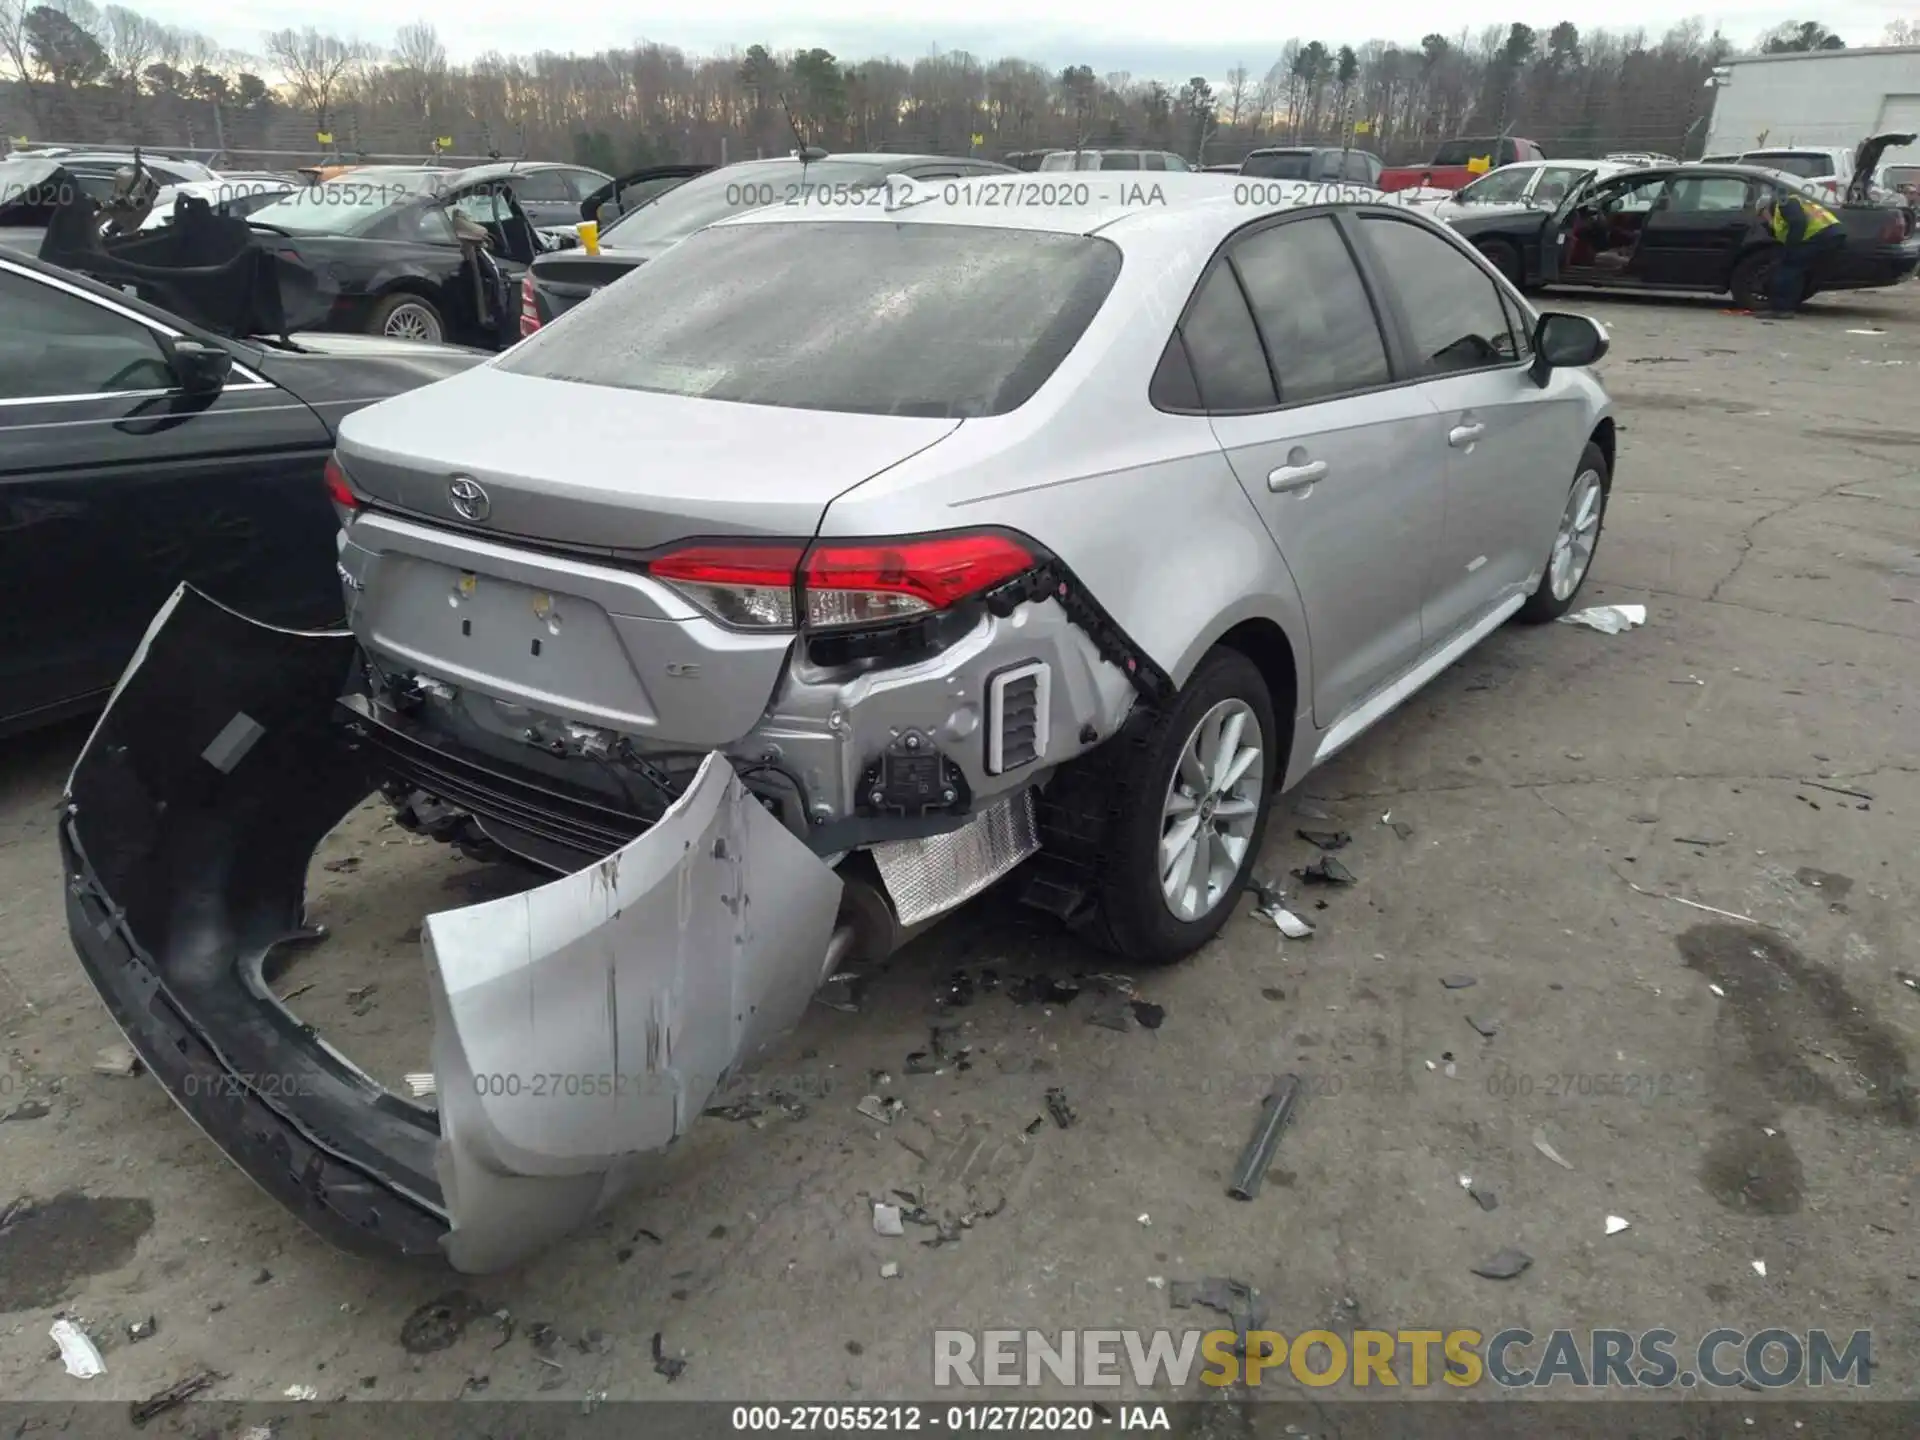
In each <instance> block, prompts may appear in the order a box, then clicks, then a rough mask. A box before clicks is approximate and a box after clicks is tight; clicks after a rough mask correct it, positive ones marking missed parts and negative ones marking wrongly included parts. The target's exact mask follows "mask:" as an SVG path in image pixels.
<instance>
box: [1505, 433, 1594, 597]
mask: <svg viewBox="0 0 1920 1440" xmlns="http://www.w3.org/2000/svg"><path fill="white" fill-rule="evenodd" d="M1612 489H1613V479H1612V476H1611V475H1610V474H1609V473H1608V471H1607V457H1606V456H1605V455H1604V454H1602V453H1601V450H1600V447H1599V446H1598V445H1596V444H1594V442H1593V441H1591V440H1589V441H1588V442H1587V448H1586V449H1585V450H1583V451H1581V452H1580V464H1579V465H1578V466H1577V467H1576V468H1575V469H1574V472H1573V484H1571V485H1570V486H1568V487H1567V499H1566V504H1565V505H1564V506H1563V507H1562V509H1561V512H1560V523H1559V525H1558V526H1557V527H1556V528H1555V530H1554V536H1553V548H1552V549H1550V550H1549V551H1548V552H1547V564H1546V568H1545V569H1544V570H1543V571H1542V573H1541V576H1540V584H1539V586H1538V588H1536V589H1535V590H1534V592H1533V594H1531V595H1529V596H1528V597H1527V603H1526V604H1524V605H1522V606H1521V607H1520V608H1519V610H1517V611H1516V612H1514V617H1513V618H1514V619H1516V620H1518V621H1519V622H1520V623H1521V624H1522V625H1542V624H1545V623H1546V622H1547V621H1549V620H1558V619H1559V618H1560V617H1561V616H1562V615H1564V614H1566V613H1567V611H1569V610H1571V609H1572V608H1573V602H1574V601H1575V600H1576V599H1578V598H1579V595H1580V587H1581V586H1583V585H1585V584H1586V583H1587V576H1588V575H1590V574H1592V573H1593V557H1594V555H1595V553H1596V552H1597V551H1598V550H1599V548H1600V530H1601V527H1602V525H1603V524H1604V523H1605V521H1606V516H1607V497H1608V496H1609V495H1610V494H1611V493H1612ZM1589 518H1590V519H1591V524H1590V525H1589V524H1587V523H1585V522H1586V521H1587V520H1588V519H1589Z"/></svg>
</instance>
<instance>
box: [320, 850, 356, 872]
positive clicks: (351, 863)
mask: <svg viewBox="0 0 1920 1440" xmlns="http://www.w3.org/2000/svg"><path fill="white" fill-rule="evenodd" d="M320 868H321V869H322V870H331V871H333V873H334V874H336V875H350V874H352V873H353V872H354V871H355V870H358V869H359V868H360V857H359V856H358V855H343V856H341V857H340V858H339V859H338V860H329V861H327V863H326V864H324V865H322V866H321V867H320Z"/></svg>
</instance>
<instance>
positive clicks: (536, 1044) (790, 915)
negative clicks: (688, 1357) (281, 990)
mask: <svg viewBox="0 0 1920 1440" xmlns="http://www.w3.org/2000/svg"><path fill="white" fill-rule="evenodd" d="M355 654H356V646H355V642H354V640H353V637H352V636H351V635H350V634H346V633H332V632H327V633H302V632H295V631H287V630H280V629H276V628H275V627H272V626H268V625H261V624H257V623H256V622H254V621H251V620H249V619H247V618H246V617H245V616H243V615H239V614H237V613H235V612H234V611H231V610H228V609H226V608H225V607H223V606H220V605H218V604H216V603H215V602H214V601H212V600H209V599H208V598H207V597H206V596H204V595H201V594H200V593H199V592H197V591H194V590H192V589H190V588H188V587H185V586H183V587H181V588H180V589H179V590H178V591H176V592H175V594H174V596H173V597H172V599H170V600H169V601H168V603H167V605H166V606H165V607H163V609H162V610H161V613H160V614H159V615H158V616H157V617H156V618H155V620H154V623H153V625H152V626H151V627H150V628H149V630H148V632H147V635H146V637H145V638H144V639H143V640H142V642H141V645H140V648H139V650H138V652H137V653H136V655H135V658H134V660H133V662H132V664H131V665H130V666H129V667H128V669H127V671H126V673H125V674H124V675H123V676H122V677H121V681H120V684H119V685H118V686H117V687H116V688H115V691H114V694H113V697H112V699H111V700H110V702H109V704H108V706H107V709H106V711H105V712H104V713H103V714H102V715H101V717H100V720H99V722H98V724H97V725H96V726H95V728H94V731H93V734H92V735H91V736H90V737H89V739H88V741H87V744H86V746H85V748H84V749H83V750H82V752H81V755H80V758H79V760H78V761H77V762H76V763H75V765H74V768H73V772H72V774H71V776H70V777H69V779H68V784H67V793H66V797H65V807H64V809H65V813H64V815H63V818H62V823H61V825H60V831H59V838H60V850H61V858H62V864H63V867H64V870H65V876H66V882H67V890H66V901H67V920H68V931H69V934H70V935H71V937H72V939H73V942H74V948H75V950H76V951H77V952H78V953H79V956H80V958H81V962H82V964H83V965H84V967H85V968H86V970H87V973H88V976H89V978H90V979H91V980H92V981H93V983H94V986H95V988H96V989H97V990H98V991H99V992H100V995H101V997H102V999H103V1000H104V1001H105V1002H106V1005H107V1008H108V1010H109V1011H110V1013H111V1014H112V1016H113V1018H114V1021H115V1022H116V1023H117V1024H118V1025H119V1026H120V1027H121V1030H122V1031H123V1032H124V1034H125V1036H126V1039H127V1042H128V1044H130V1045H131V1046H132V1047H133V1049H134V1051H135V1052H136V1053H137V1054H138V1055H139V1057H140V1059H141V1061H142V1062H144V1063H145V1065H146V1066H147V1068H148V1069H149V1070H150V1071H151V1072H152V1073H153V1075H154V1077H155V1078H156V1079H158V1080H159V1081H160V1082H161V1084H162V1085H163V1086H165V1087H166V1089H167V1092H168V1094H169V1095H170V1096H171V1098H172V1099H173V1100H174V1101H175V1103H176V1104H178V1105H179V1106H180V1107H181V1109H182V1110H184V1111H185V1112H186V1113H187V1114H188V1116H189V1117H190V1118H191V1119H192V1120H193V1121H194V1123H195V1124H197V1125H198V1126H199V1127H200V1128H201V1129H202V1130H203V1131H205V1133H206V1134H207V1135H208V1137H209V1138H211V1139H212V1140H213V1141H214V1142H215V1143H216V1144H217V1145H219V1146H220V1148H221V1149H222V1150H224V1151H225V1152H226V1154H227V1156H228V1157H229V1158H230V1159H231V1160H233V1162H234V1163H235V1164H237V1165H238V1166H240V1168H241V1169H243V1170H245V1171H246V1172H247V1174H248V1175H249V1176H250V1177H251V1178H252V1179H253V1180H254V1181H255V1182H256V1183H258V1184H259V1185H260V1186H261V1187H262V1188H263V1189H264V1190H266V1191H267V1193H268V1194H270V1195H272V1196H273V1197H274V1198H275V1199H277V1200H279V1201H280V1202H281V1203H282V1204H283V1205H285V1206H286V1207H287V1208H288V1209H289V1210H290V1211H292V1212H293V1213H294V1214H295V1215H296V1216H298V1217H299V1218H300V1219H301V1220H302V1221H304V1222H305V1223H307V1224H308V1225H310V1226H312V1227H313V1228H314V1229H315V1230H316V1231H318V1232H319V1233H320V1234H322V1235H323V1236H325V1237H326V1238H327V1239H329V1240H330V1241H332V1242H333V1243H334V1244H336V1245H339V1246H340V1247H341V1248H343V1249H347V1250H351V1251H355V1252H357V1253H362V1254H369V1255H374V1256H377V1257H381V1258H386V1259H393V1258H402V1259H415V1260H430V1261H451V1262H452V1263H453V1264H454V1265H455V1266H456V1267H458V1268H462V1269H473V1270H486V1269H493V1268H497V1267H500V1266H504V1265H507V1264H511V1263H513V1262H514V1261H516V1260H519V1259H522V1258H524V1257H526V1256H527V1255H530V1254H531V1253H533V1252H534V1251H536V1250H538V1249H539V1248H541V1247H542V1246H543V1245H545V1244H547V1243H548V1242H550V1241H552V1240H553V1239H555V1238H557V1237H558V1236H560V1235H561V1234H563V1233H565V1232H566V1231H567V1230H568V1229H569V1228H571V1227H572V1226H573V1225H575V1224H577V1223H578V1222H579V1221H581V1220H583V1219H585V1218H586V1217H587V1216H589V1215H591V1214H592V1213H593V1212H594V1211H595V1210H596V1209H597V1208H598V1207H599V1206H600V1205H602V1204H604V1203H606V1201H607V1200H609V1199H611V1198H612V1197H613V1196H614V1195H616V1194H618V1193H619V1191H620V1190H621V1189H622V1188H623V1187H624V1185H625V1184H626V1183H627V1182H628V1180H629V1179H630V1178H631V1177H632V1176H633V1175H634V1174H635V1172H636V1171H637V1170H638V1169H640V1168H642V1167H643V1165H644V1161H645V1158H646V1155H647V1152H649V1151H652V1150H654V1149H657V1148H658V1147H659V1146H661V1145H663V1144H665V1143H667V1142H668V1141H670V1140H672V1139H673V1138H674V1137H675V1136H676V1135H678V1134H679V1133H680V1132H681V1131H682V1130H684V1129H685V1128H686V1126H687V1125H688V1124H690V1123H691V1122H692V1119H693V1117H694V1116H695V1115H697V1114H698V1113H699V1112H700V1111H701V1109H702V1108H703V1107H704V1105H705V1103H706V1101H707V1099H708V1096H709V1095H710V1093H711V1092H712V1090H713V1089H714V1088H715V1085H716V1083H717V1082H718V1081H719V1080H720V1079H721V1078H722V1077H723V1076H724V1075H725V1074H727V1073H728V1072H729V1071H730V1070H731V1069H732V1068H733V1066H734V1065H735V1064H736V1063H737V1062H738V1061H739V1059H740V1058H741V1057H743V1056H747V1055H751V1054H753V1053H754V1052H756V1051H758V1050H759V1049H760V1048H761V1047H762V1046H764V1045H765V1044H766V1043H767V1041H768V1040H770V1039H771V1038H772V1037H773V1036H774V1035H775V1034H776V1033H778V1032H779V1031H780V1030H781V1029H783V1028H785V1027H786V1026H787V1025H788V1024H790V1023H791V1022H792V1021H793V1020H794V1019H796V1018H797V1017H798V1016H799V1014H800V1013H801V1011H802V1009H803V1008H804V1006H805V1004H806V1001H807V997H808V996H809V995H810V994H811V993H812V991H813V988H814V987H815V986H816V985H817V984H818V983H819V982H820V980H821V979H822V978H823V975H824V973H825V972H826V970H827V967H828V965H829V964H830V958H829V947H828V934H829V931H830V929H831V925H832V921H833V917H834V913H835V910H836V908H837V906H838V902H839V892H840V881H839V878H838V877H837V876H836V875H835V874H834V873H833V872H832V871H831V870H829V869H828V868H827V867H826V866H825V865H823V864H821V863H820V861H818V860H817V859H815V858H814V856H813V855H812V853H811V852H810V851H809V850H808V849H807V848H806V846H805V845H804V844H803V843H802V842H801V841H799V840H797V839H795V838H794V837H793V836H792V835H791V834H790V833H789V832H788V831H787V830H786V829H785V827H784V826H782V825H781V824H780V823H779V822H778V821H777V820H775V819H773V817H771V816H769V815H768V814H767V813H766V811H765V810H764V809H763V808H762V807H761V806H760V805H759V803H758V802H757V801H755V800H754V799H753V798H752V797H751V796H750V795H749V794H748V793H747V792H746V790H745V789H744V787H743V786H742V785H741V784H740V782H739V780H738V779H737V777H736V776H735V775H734V773H733V771H732V770H731V769H730V768H729V767H728V765H727V763H726V762H725V761H724V760H723V759H721V758H720V757H718V756H709V757H708V759H707V761H706V762H705V763H704V764H703V766H702V767H701V769H700V771H699V773H698V774H697V775H696V777H695V779H694V782H693V783H692V785H691V786H690V787H689V788H688V790H687V792H686V793H685V795H683V796H682V797H681V799H680V801H679V802H678V803H677V804H676V805H675V806H674V808H673V809H671V810H670V811H668V812H667V814H666V816H664V817H663V818H662V820H661V821H660V823H659V824H658V825H657V826H656V827H655V828H654V829H652V830H650V831H648V832H647V834H645V835H643V836H642V837H640V838H639V839H638V840H635V841H634V842H632V843H631V844H629V845H627V846H625V847H623V848H622V849H620V850H618V851H616V852H615V853H614V854H612V855H609V856H608V857H607V858H606V859H604V860H602V861H600V862H598V863H597V864H595V865H593V866H590V867H588V868H587V869H585V870H582V871H579V872H577V873H575V874H572V875H567V876H564V877H562V878H560V879H558V880H555V881H553V882H552V883H550V884H548V885H545V886H542V887H540V888H539V889H536V890H532V891H528V892H526V893H525V894H523V895H517V896H513V897H509V898H507V899H503V900H497V901H492V902H489V903H486V904H482V905H478V906H473V907H469V908H468V909H465V910H456V911H449V912H445V913H442V914H438V915H434V916H431V917H429V919H428V921H427V923H426V925H425V926H424V927H423V931H422V934H423V947H424V948H425V950H426V952H427V960H428V965H429V971H428V980H429V986H430V989H431V991H432V995H433V1003H434V1012H435V1035H434V1039H433V1048H432V1070H431V1072H423V1073H422V1075H421V1076H420V1077H417V1078H418V1079H419V1080H421V1081H425V1082H427V1083H426V1084H425V1085H422V1084H415V1085H414V1086H412V1087H411V1088H413V1089H415V1090H416V1091H418V1090H421V1089H430V1090H431V1092H432V1093H433V1094H434V1095H435V1096H436V1097H437V1099H438V1101H439V1106H440V1108H439V1113H438V1114H436V1113H435V1111H434V1110H433V1109H432V1108H429V1107H428V1106H426V1105H422V1104H417V1103H414V1102H413V1101H412V1100H410V1099H408V1098H406V1097H403V1096H400V1095H396V1094H394V1093H392V1092H390V1091H388V1090H386V1089H385V1088H384V1087H382V1086H381V1085H379V1084H378V1083H377V1082H375V1081H374V1080H373V1079H372V1078H371V1077H369V1076H368V1075H367V1074H366V1073H365V1072H363V1071H362V1070H361V1069H359V1067H357V1066H356V1065H354V1064H353V1062H352V1061H351V1060H350V1059H348V1058H347V1057H346V1056H344V1055H342V1054H340V1053H339V1052H338V1051H336V1050H334V1049H333V1048H332V1047H331V1046H329V1045H328V1044H327V1043H326V1042H325V1040H324V1039H322V1038H321V1037H319V1036H318V1035H316V1034H314V1032H313V1031H312V1030H311V1029H309V1028H308V1027H307V1026H305V1025H303V1024H302V1023H301V1022H300V1021H299V1020H298V1018H297V1017H295V1016H294V1015H292V1014H291V1013H289V1012H288V1011H287V1009H286V1008H285V1006H284V1004H283V1003H281V1001H280V1000H279V999H278V998H277V997H276V995H275V992H274V988H273V985H272V981H273V978H274V975H275V973H276V972H277V969H278V964H277V962H278V959H279V951H280V947H281V946H282V945H283V944H285V943H286V942H288V941H292V940H298V939H301V938H304V932H303V928H302V927H303V926H304V924H305V886H306V875H307V868H308V866H309V864H310V863H311V861H312V858H313V853H314V850H315V849H316V848H317V847H318V846H319V844H320V842H321V841H322V840H323V839H324V838H325V837H326V835H327V834H328V832H330V831H331V830H332V829H333V828H334V826H335V825H337V824H338V823H339V822H340V820H341V819H342V818H343V817H344V816H346V815H347V814H348V813H349V812H350V811H351V810H352V809H353V808H354V807H355V806H356V805H357V804H359V803H360V802H361V801H362V800H363V799H365V798H366V797H367V796H368V795H369V794H371V793H372V792H373V791H374V790H375V789H376V788H377V787H378V785H379V783H380V780H381V778H382V772H381V770H380V767H379V765H378V763H377V760H376V758H375V754H376V752H375V751H374V750H373V749H372V747H369V746H366V745H365V744H363V743H362V741H361V740H360V739H359V738H358V737H356V735H355V734H354V732H353V730H352V728H351V725H350V724H349V725H343V724H341V723H339V721H338V719H337V717H338V716H339V715H340V713H341V712H340V710H339V708H338V707H337V705H336V703H335V702H336V699H337V697H338V695H339V692H340V688H341V686H342V684H343V682H344V681H345V679H346V677H348V676H349V675H350V674H351V673H352V671H353V667H354V659H355ZM236 716H245V717H246V719H247V722H248V723H247V724H245V725H242V726H240V727H239V728H238V730H233V729H232V728H231V727H233V726H234V720H235V717H236ZM256 728H257V733H254V731H255V729H256ZM223 731H228V732H229V733H230V734H239V733H246V734H249V735H250V736H251V739H250V740H249V741H248V743H247V744H246V745H245V746H244V752H243V753H238V752H240V751H241V747H239V746H227V747H217V746H216V747H214V751H215V755H216V756H217V757H218V758H219V759H221V760H225V761H227V762H228V763H227V764H225V765H222V764H219V763H215V761H214V759H213V758H212V757H209V755H208V753H207V752H208V749H209V746H211V745H212V744H213V742H214V740H215V738H216V737H218V736H219V735H221V733H222V732H223ZM259 1077H271V1083H262V1082H261V1081H260V1078H259ZM603 1077H604V1078H603Z"/></svg>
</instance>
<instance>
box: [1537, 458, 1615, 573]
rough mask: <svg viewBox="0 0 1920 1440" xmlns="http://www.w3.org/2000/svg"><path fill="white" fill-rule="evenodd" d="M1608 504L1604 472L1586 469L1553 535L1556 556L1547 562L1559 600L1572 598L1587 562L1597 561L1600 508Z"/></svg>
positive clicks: (1574, 483)
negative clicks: (1557, 531)
mask: <svg viewBox="0 0 1920 1440" xmlns="http://www.w3.org/2000/svg"><path fill="white" fill-rule="evenodd" d="M1605 505H1606V491H1605V490H1604V489H1603V488H1602V487H1601V484H1600V472H1599V471H1597V470H1582V471H1581V472H1580V474H1579V475H1578V476H1577V477H1576V478H1575V479H1574V482H1573V490H1572V491H1571V493H1569V494H1568V496H1567V508H1566V510H1565V512H1564V513H1563V514H1562V515H1561V516H1560V531H1559V533H1558V534H1557V535H1555V536H1554V537H1553V558H1552V559H1551V560H1549V561H1548V562H1547V582H1548V584H1549V585H1550V586H1551V587H1552V590H1553V598H1554V599H1555V600H1562V601H1564V600H1568V599H1571V598H1572V596H1573V592H1574V591H1576V590H1578V589H1579V588H1580V582H1581V581H1582V580H1584V579H1585V578H1586V575H1587V566H1588V565H1590V564H1592V563H1593V547H1594V545H1595V544H1596V543H1597V542H1598V540H1599V539H1600V512H1601V510H1602V509H1603V508H1604V507H1605Z"/></svg>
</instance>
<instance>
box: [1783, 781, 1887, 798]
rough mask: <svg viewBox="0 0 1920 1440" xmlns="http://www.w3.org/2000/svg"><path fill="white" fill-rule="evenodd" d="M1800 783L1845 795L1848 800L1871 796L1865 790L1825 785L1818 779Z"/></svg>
mask: <svg viewBox="0 0 1920 1440" xmlns="http://www.w3.org/2000/svg"><path fill="white" fill-rule="evenodd" d="M1800 783H1801V784H1802V785H1810V786H1812V787H1813V788H1814V789H1815V790H1825V791H1828V792H1829V793H1831V794H1834V795H1845V796H1846V797H1847V798H1848V799H1850V800H1871V799H1873V796H1872V795H1870V794H1868V793H1867V792H1866V791H1865V790H1849V789H1847V787H1846V786H1844V785H1827V784H1824V783H1822V782H1821V781H1819V780H1802V781H1801V782H1800Z"/></svg>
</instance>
